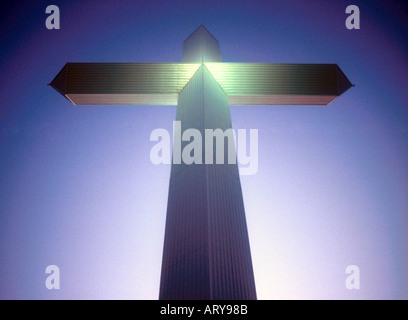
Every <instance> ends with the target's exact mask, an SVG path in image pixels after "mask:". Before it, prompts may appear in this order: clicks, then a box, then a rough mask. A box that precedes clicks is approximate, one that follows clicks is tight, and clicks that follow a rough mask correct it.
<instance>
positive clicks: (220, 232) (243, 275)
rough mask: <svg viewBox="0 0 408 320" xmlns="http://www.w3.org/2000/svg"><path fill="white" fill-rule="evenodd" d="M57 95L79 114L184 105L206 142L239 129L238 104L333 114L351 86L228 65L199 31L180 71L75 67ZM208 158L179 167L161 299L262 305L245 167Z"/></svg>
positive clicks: (269, 67)
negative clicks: (233, 108)
mask: <svg viewBox="0 0 408 320" xmlns="http://www.w3.org/2000/svg"><path fill="white" fill-rule="evenodd" d="M51 86H52V87H53V88H54V89H55V90H57V91H58V92H59V93H61V94H62V95H63V96H65V97H66V98H67V99H69V100H70V101H71V102H72V103H73V104H75V105H122V104H124V105H177V115H176V119H177V120H178V121H180V123H181V132H184V131H185V130H186V129H189V128H194V129H196V130H199V131H200V133H201V134H202V136H204V135H205V130H206V129H213V130H215V129H222V130H223V131H224V132H225V131H226V130H227V129H231V127H232V126H231V117H230V111H229V106H230V105H327V104H329V103H330V102H331V101H333V100H334V99H336V98H337V97H338V96H340V95H341V94H342V93H344V92H345V91H346V90H348V89H349V88H350V87H351V86H352V84H351V83H350V81H349V80H348V79H347V77H346V76H345V75H344V73H343V72H342V71H341V70H340V68H339V67H338V66H337V65H336V64H275V63H225V62H221V51H220V46H219V43H218V41H217V40H216V39H215V38H214V37H213V36H212V35H211V34H210V33H209V32H208V30H207V29H206V28H205V27H204V26H200V27H198V29H196V30H195V31H194V32H193V33H192V34H191V35H190V36H189V37H188V38H187V39H186V40H185V41H184V43H183V59H182V63H67V64H66V65H65V66H64V67H63V68H62V70H61V71H60V72H59V73H58V75H57V76H56V77H55V78H54V80H53V81H52V82H51ZM187 143H188V141H183V142H182V144H183V145H184V146H185V145H186V144H187ZM183 145H182V146H183ZM226 153H227V150H226V149H225V148H224V156H225V157H226V156H227V154H226ZM202 159H203V161H202V164H198V163H192V164H186V163H183V162H181V163H178V162H177V163H176V162H173V163H172V167H171V175H170V186H169V196H168V204H167V218H166V230H165V239H164V248H163V261H162V272H161V282H160V294H159V298H160V299H216V300H221V299H256V289H255V281H254V273H253V268H252V260H251V252H250V246H249V239H248V231H247V225H246V218H245V211H244V202H243V198H242V191H241V184H240V179H239V172H238V166H237V164H236V163H227V162H225V163H224V164H217V163H214V164H209V163H205V161H204V159H205V150H203V153H202Z"/></svg>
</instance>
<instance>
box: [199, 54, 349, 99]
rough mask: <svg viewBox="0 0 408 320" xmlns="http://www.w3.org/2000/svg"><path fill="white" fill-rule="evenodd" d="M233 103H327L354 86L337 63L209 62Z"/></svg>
mask: <svg viewBox="0 0 408 320" xmlns="http://www.w3.org/2000/svg"><path fill="white" fill-rule="evenodd" d="M205 65H206V67H207V68H208V70H209V71H210V72H211V74H212V75H213V76H214V78H215V79H216V80H217V81H218V83H219V84H220V85H221V86H222V87H223V89H224V91H225V93H226V94H227V95H228V97H229V103H230V105H254V104H262V105H274V104H277V105H285V104H296V105H301V104H303V105H310V104H315V105H326V104H328V103H329V102H330V101H332V100H333V99H334V98H335V97H337V96H338V95H339V94H341V93H343V92H344V91H345V90H347V89H348V88H350V87H351V83H350V82H349V81H348V79H347V78H346V77H345V76H344V74H343V73H342V72H341V70H340V69H339V68H338V66H337V65H336V64H275V63H210V62H209V63H206V64H205Z"/></svg>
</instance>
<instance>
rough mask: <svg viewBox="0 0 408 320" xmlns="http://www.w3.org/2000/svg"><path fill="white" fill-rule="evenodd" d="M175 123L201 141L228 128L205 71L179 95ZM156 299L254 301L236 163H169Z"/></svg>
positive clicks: (224, 103)
mask: <svg viewBox="0 0 408 320" xmlns="http://www.w3.org/2000/svg"><path fill="white" fill-rule="evenodd" d="M177 120H179V121H181V130H182V132H183V131H184V130H186V129H188V128H195V129H197V130H199V131H200V132H201V135H202V137H205V133H204V132H205V129H217V128H220V129H222V130H226V129H228V128H231V118H230V113H229V107H228V99H227V96H226V95H225V93H224V91H223V90H222V88H221V87H220V86H219V84H218V83H217V82H216V81H215V80H214V79H213V77H212V76H211V74H210V73H209V72H208V70H207V69H206V68H205V67H201V68H200V69H199V70H198V71H197V72H196V74H195V75H194V76H193V78H192V79H191V81H190V82H189V83H188V84H187V85H186V86H185V88H184V89H183V90H182V92H181V93H180V95H179V101H178V108H177ZM188 143H189V142H183V144H182V147H183V148H184V147H185V145H187V144H188ZM203 143H205V142H204V141H203ZM214 149H215V145H214ZM214 157H215V153H214ZM224 158H225V159H227V146H225V148H224ZM202 162H203V163H204V162H205V149H204V150H203V154H202ZM160 299H217V300H221V299H256V291H255V281H254V275H253V269H252V261H251V253H250V246H249V239H248V233H247V226H246V219H245V210H244V203H243V198H242V191H241V185H240V180H239V173H238V167H237V165H236V164H228V163H225V164H191V165H186V164H173V165H172V171H171V178H170V188H169V200H168V208H167V220H166V234H165V242H164V250H163V264H162V276H161V285H160Z"/></svg>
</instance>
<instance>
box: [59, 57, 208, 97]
mask: <svg viewBox="0 0 408 320" xmlns="http://www.w3.org/2000/svg"><path fill="white" fill-rule="evenodd" d="M199 66H200V65H199V64H192V63H67V64H66V65H65V66H64V68H63V70H62V71H63V72H62V71H61V72H60V73H59V74H58V75H57V77H55V79H54V80H53V81H52V82H51V86H53V87H54V88H55V89H57V90H58V91H59V92H60V93H62V94H64V95H65V96H66V97H67V98H69V99H70V100H71V101H72V102H73V103H74V104H164V105H175V104H176V103H177V95H178V93H179V92H180V91H181V90H182V88H183V87H184V86H185V84H186V83H187V82H188V81H189V80H190V78H191V77H192V75H193V74H194V72H195V71H196V70H197V69H198V67H199ZM148 98H151V99H148ZM158 102H159V103H158Z"/></svg>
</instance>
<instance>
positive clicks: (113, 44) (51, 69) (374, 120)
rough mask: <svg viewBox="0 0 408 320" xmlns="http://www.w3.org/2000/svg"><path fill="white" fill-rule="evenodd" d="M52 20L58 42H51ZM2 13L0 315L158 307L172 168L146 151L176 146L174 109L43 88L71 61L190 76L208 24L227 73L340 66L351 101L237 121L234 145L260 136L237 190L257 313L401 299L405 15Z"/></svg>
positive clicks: (243, 112)
mask: <svg viewBox="0 0 408 320" xmlns="http://www.w3.org/2000/svg"><path fill="white" fill-rule="evenodd" d="M50 4H55V5H58V6H59V8H60V10H61V29H60V30H48V29H46V27H45V20H46V18H47V15H46V14H45V8H46V7H47V5H50ZM349 4H355V5H358V6H359V8H360V11H361V29H360V30H348V29H346V27H345V20H346V17H347V15H346V14H345V9H346V7H347V5H349ZM1 6H2V8H1V10H0V11H1V16H0V26H1V28H0V32H1V37H0V48H1V49H0V77H1V86H0V98H1V100H0V101H1V108H0V189H1V190H0V298H1V299H157V298H158V292H159V279H160V269H161V257H162V248H163V239H164V226H165V217H166V205H167V193H168V183H169V176H170V165H158V166H157V165H154V164H152V163H151V161H150V157H149V155H150V149H151V148H152V146H153V145H154V142H151V141H150V140H149V136H150V133H151V131H152V130H154V129H157V128H165V129H167V130H169V131H170V132H171V128H172V121H173V120H174V119H175V114H176V107H173V106H73V105H72V104H71V103H70V102H69V101H68V100H67V99H64V98H63V97H62V96H61V95H60V94H59V93H57V92H56V91H54V90H53V89H52V88H51V87H49V86H47V84H48V83H49V82H51V80H52V79H53V78H54V76H55V75H56V74H57V73H58V72H59V71H60V69H61V68H62V67H63V66H64V64H65V63H66V62H179V61H181V52H182V42H183V40H184V39H185V38H187V37H188V36H189V35H190V34H191V32H193V31H194V30H195V29H196V28H197V27H198V26H199V25H200V24H204V25H205V26H206V27H207V29H208V30H209V31H210V32H211V33H212V34H213V35H214V36H215V37H216V38H217V39H218V40H219V41H220V44H221V52H222V57H223V61H226V62H271V63H337V64H338V65H339V66H340V68H341V69H342V70H343V71H344V73H345V74H346V75H347V77H348V78H349V79H350V81H351V82H352V83H354V84H355V85H356V86H355V87H353V88H351V89H350V90H349V91H347V92H346V93H345V94H343V95H342V96H341V97H340V98H338V99H337V100H336V101H334V102H333V103H331V104H330V105H329V106H327V107H318V106H234V107H231V114H232V121H233V126H234V128H235V129H251V128H252V129H258V132H259V169H258V172H257V174H256V175H253V176H242V177H241V182H242V189H243V194H244V203H245V208H246V215H247V222H248V229H249V234H250V242H251V249H252V257H253V265H254V271H255V280H256V285H257V293H258V298H259V299H408V270H407V269H408V268H407V265H408V250H407V247H408V230H407V227H408V165H407V164H408V143H407V142H408V96H407V83H408V76H407V75H408V59H407V58H408V25H407V23H406V21H408V7H407V5H403V4H402V2H399V1H387V2H385V1H357V0H356V1H341V0H337V1H324V0H311V1H254V0H251V1H249V0H246V1H243V0H234V1H225V0H223V1H199V0H196V1H98V2H96V1H84V0H81V1H69V2H68V1H52V2H45V1H13V2H11V3H10V4H9V5H4V4H2V5H1ZM48 265H57V266H58V267H59V268H60V272H61V289H60V290H48V289H46V287H45V279H46V277H47V275H46V274H45V268H46V267H47V266H48ZM348 265H357V266H359V268H360V272H361V289H360V290H347V289H346V286H345V280H346V278H347V276H348V275H347V274H346V273H345V270H346V267H347V266H348Z"/></svg>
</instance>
